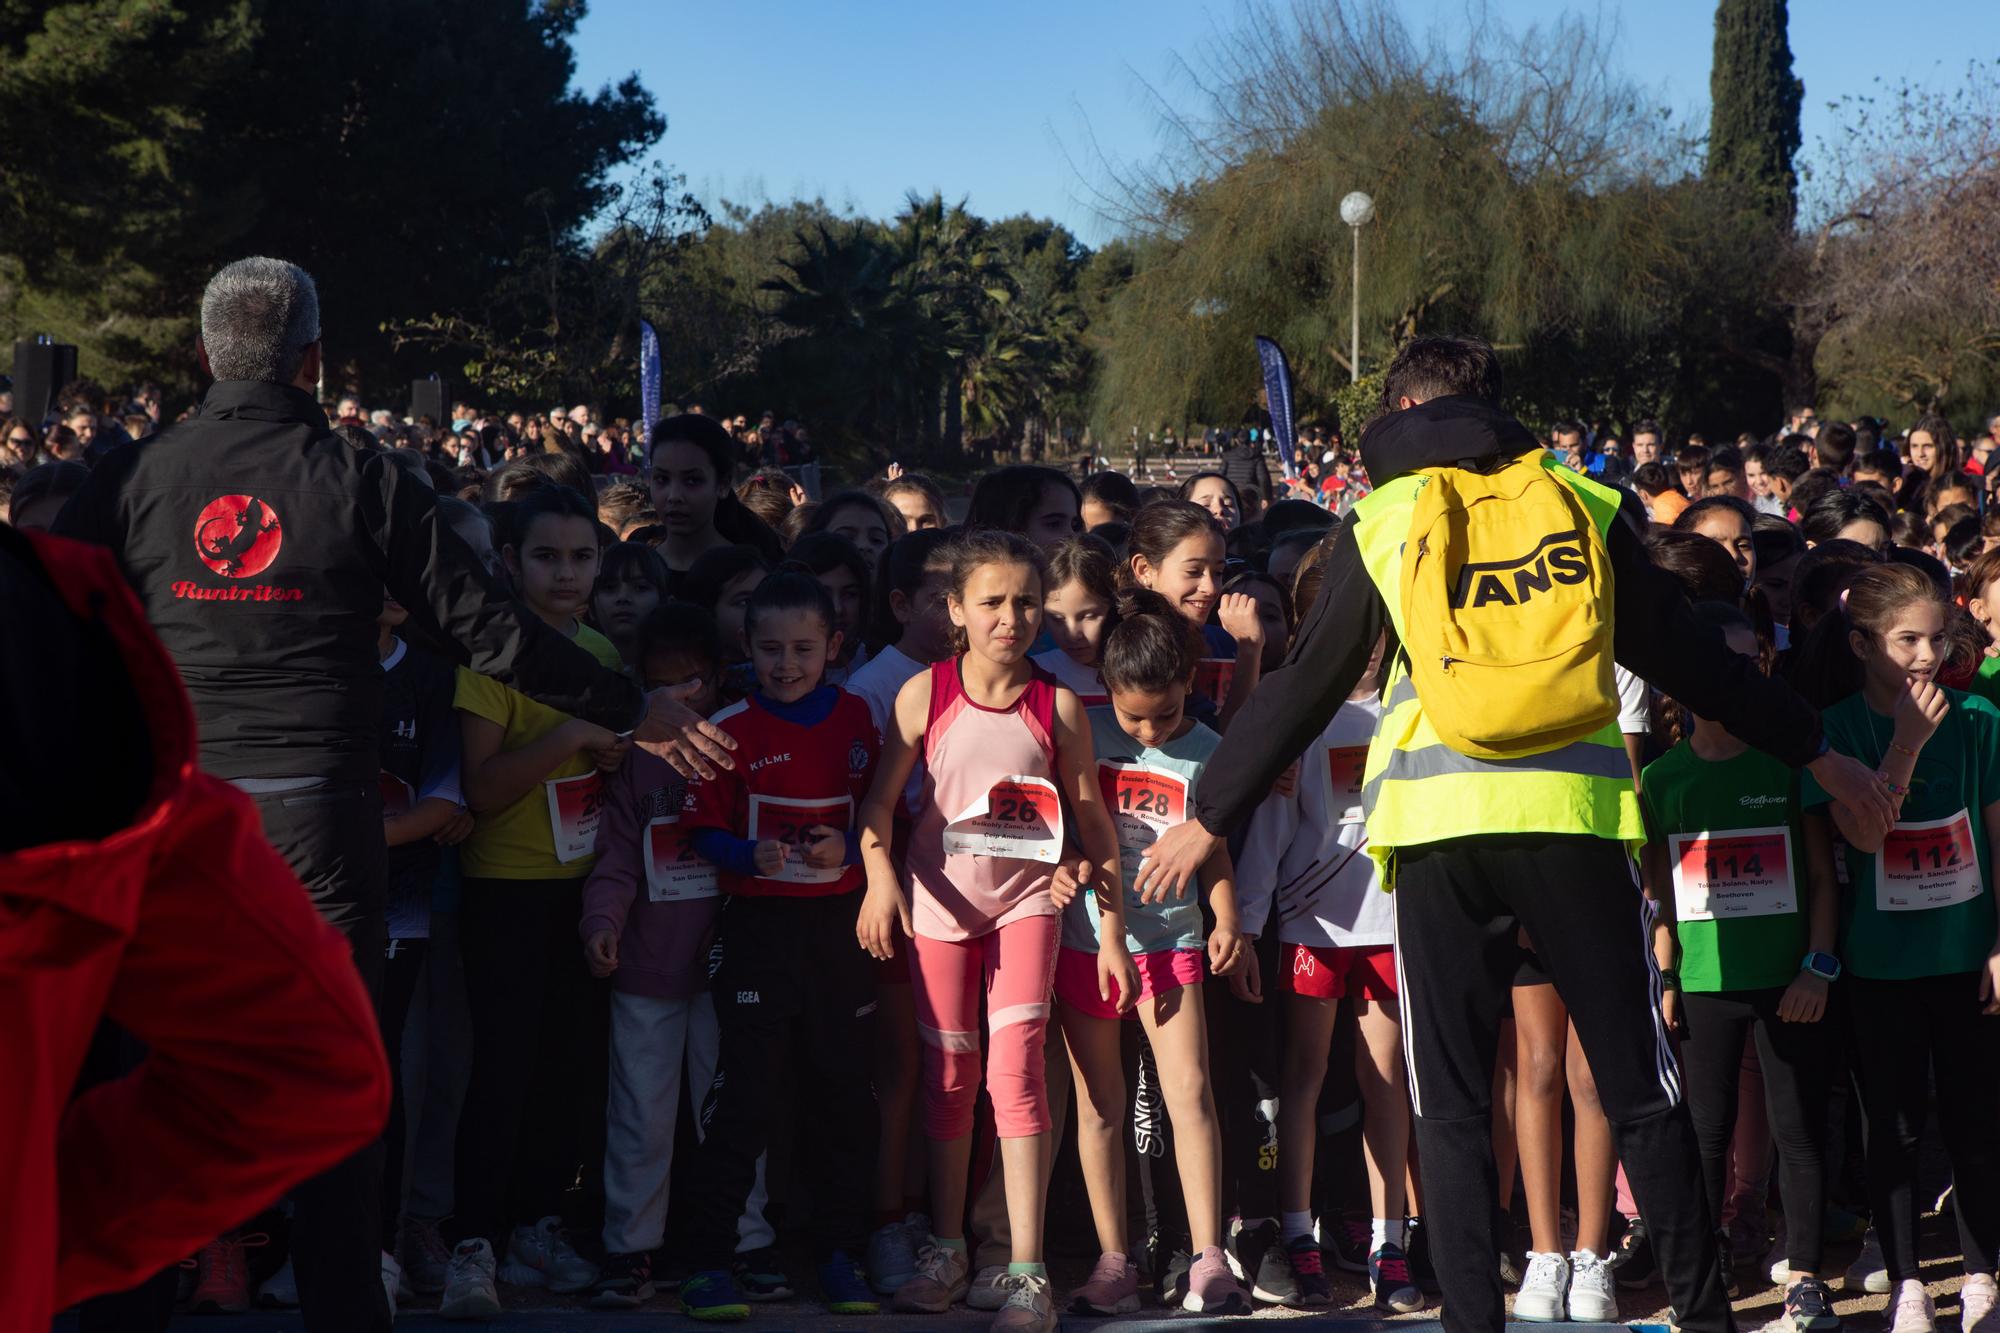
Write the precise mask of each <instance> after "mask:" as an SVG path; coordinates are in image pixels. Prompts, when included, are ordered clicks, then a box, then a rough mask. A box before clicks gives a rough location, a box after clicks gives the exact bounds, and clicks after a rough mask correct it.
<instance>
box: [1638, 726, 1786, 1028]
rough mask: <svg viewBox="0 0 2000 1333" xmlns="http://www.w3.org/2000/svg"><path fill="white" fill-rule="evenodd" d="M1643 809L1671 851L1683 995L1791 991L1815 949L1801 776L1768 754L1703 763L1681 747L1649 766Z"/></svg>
mask: <svg viewBox="0 0 2000 1333" xmlns="http://www.w3.org/2000/svg"><path fill="white" fill-rule="evenodd" d="M1639 790H1640V798H1639V799H1640V803H1641V804H1642V805H1643V806H1644V807H1645V811H1646V827H1647V830H1648V832H1649V834H1650V836H1651V837H1653V838H1655V839H1658V840H1659V841H1660V842H1661V843H1662V844H1663V845H1664V846H1665V848H1666V853H1667V865H1668V868H1669V872H1670V874H1669V882H1668V883H1666V884H1661V885H1657V886H1655V889H1656V891H1657V892H1659V893H1660V894H1662V895H1667V894H1671V895H1672V897H1673V903H1674V922H1675V924H1674V933H1675V935H1676V937H1678V939H1679V940H1680V946H1681V966H1680V973H1681V988H1682V989H1683V990H1689V991H1700V992H1709V991H1736V990H1762V989H1765V988H1768V987H1773V986H1785V985H1789V984H1790V983H1791V980H1792V978H1793V977H1795V976H1797V975H1798V973H1799V963H1800V960H1802V959H1803V958H1804V957H1805V955H1806V948H1807V944H1808V939H1809V937H1808V933H1807V921H1806V911H1805V900H1806V896H1807V895H1806V876H1805V850H1804V849H1805V844H1804V841H1803V839H1802V836H1801V825H1800V822H1799V810H1800V806H1799V799H1798V797H1799V780H1798V774H1797V773H1795V772H1794V771H1793V770H1792V769H1790V768H1788V767H1786V766H1785V765H1784V764H1782V763H1780V762H1778V761H1777V760H1776V759H1773V758H1772V757H1771V756H1770V755H1767V754H1765V753H1764V752H1763V751H1761V750H1746V751H1744V752H1743V753H1742V754H1739V755H1737V756H1736V757H1735V758H1734V759H1722V760H1709V759H1703V758H1702V757H1701V756H1700V755H1697V754H1696V753H1695V752H1694V747H1693V746H1692V745H1690V744H1689V743H1688V742H1686V741H1682V742H1681V743H1680V744H1679V745H1676V746H1675V747H1674V748H1673V749H1671V750H1669V751H1667V753H1665V754H1664V755H1661V756H1660V757H1659V758H1658V759H1655V760H1654V761H1653V762H1652V763H1650V764H1648V765H1646V769H1645V772H1644V774H1643V775H1642V780H1641V782H1640V787H1639Z"/></svg>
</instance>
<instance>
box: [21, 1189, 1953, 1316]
mask: <svg viewBox="0 0 2000 1333" xmlns="http://www.w3.org/2000/svg"><path fill="white" fill-rule="evenodd" d="M1954 1238H1955V1232H1954V1231H1953V1229H1952V1227H1951V1224H1950V1219H1949V1218H1948V1217H1944V1218H1940V1217H1938V1216H1936V1215H1932V1216H1930V1217H1927V1218H1926V1219H1925V1224H1924V1237H1923V1242H1922V1252H1923V1253H1925V1254H1927V1255H1938V1256H1942V1255H1945V1254H1946V1252H1953V1254H1952V1257H1937V1258H1932V1259H1930V1260H1929V1261H1928V1262H1926V1263H1925V1265H1924V1277H1925V1279H1926V1281H1927V1282H1928V1284H1929V1286H1930V1290H1931V1294H1932V1296H1933V1297H1934V1298H1935V1299H1936V1300H1937V1302H1938V1307H1939V1308H1938V1329H1939V1333H1959V1330H1958V1299H1957V1287H1958V1272H1959V1265H1958V1260H1957V1258H1956V1257H1955V1251H1956V1248H1957V1246H1956V1243H1955V1239H1954ZM1857 1248H1858V1246H1857V1245H1855V1244H1852V1243H1849V1244H1846V1245H1841V1246H1837V1247H1834V1248H1832V1249H1831V1250H1830V1252H1829V1255H1828V1268H1829V1269H1830V1270H1832V1271H1833V1272H1835V1273H1839V1272H1841V1271H1844V1270H1845V1268H1846V1266H1847V1264H1848V1262H1849V1261H1850V1260H1852V1259H1853V1257H1854V1252H1855V1250H1856V1249H1857ZM1084 1267H1085V1265H1083V1264H1078V1263H1070V1264H1059V1265H1058V1266H1057V1272H1056V1278H1057V1282H1058V1285H1059V1287H1061V1286H1066V1285H1068V1284H1073V1283H1075V1282H1078V1281H1081V1280H1082V1277H1083V1269H1084ZM1072 1270H1074V1271H1072ZM806 1271H807V1270H806V1269H805V1268H804V1266H803V1265H802V1266H801V1267H800V1270H799V1273H798V1276H801V1277H802V1276H803V1275H804V1274H805V1272H806ZM1333 1280H1334V1302H1335V1303H1334V1305H1333V1307H1331V1308H1330V1309H1328V1310H1326V1311H1323V1312H1315V1313H1313V1314H1310V1315H1307V1314H1300V1313H1296V1312H1292V1311H1286V1310H1275V1309H1264V1310H1260V1311H1259V1312H1258V1313H1257V1315H1256V1316H1255V1321H1254V1322H1257V1323H1262V1324H1270V1323H1278V1322H1283V1323H1286V1324H1288V1325H1291V1326H1293V1327H1296V1328H1297V1329H1299V1330H1300V1333H1305V1331H1306V1330H1309V1329H1311V1330H1317V1329H1321V1328H1337V1329H1338V1330H1339V1333H1378V1331H1380V1333H1390V1330H1392V1327H1393V1333H1436V1330H1437V1329H1438V1328H1439V1325H1438V1323H1437V1313H1436V1311H1435V1310H1434V1309H1433V1310H1429V1311H1425V1312H1423V1313H1421V1314H1415V1315H1407V1316H1403V1317H1401V1318H1394V1319H1384V1318H1382V1317H1381V1316H1380V1315H1379V1314H1378V1313H1377V1312H1375V1311H1374V1310H1373V1309H1372V1307H1371V1306H1370V1305H1369V1302H1368V1293H1367V1287H1366V1284H1365V1283H1364V1282H1363V1281H1362V1280H1361V1279H1360V1278H1358V1277H1356V1276H1354V1275H1352V1274H1347V1273H1334V1274H1333ZM502 1295H503V1298H504V1299H506V1301H507V1304H508V1306H509V1309H508V1312H507V1313H506V1314H505V1315H503V1316H501V1317H500V1318H498V1319H495V1320H491V1321H488V1322H485V1323H447V1322H445V1321H444V1320H441V1319H439V1318H438V1316H437V1315H436V1314H435V1313H434V1311H435V1309H436V1301H435V1300H434V1299H431V1300H419V1301H417V1302H414V1303H412V1304H411V1305H410V1306H408V1307H407V1308H406V1309H405V1310H404V1312H403V1314H402V1316H401V1317H400V1318H399V1319H398V1320H397V1328H398V1329H400V1330H445V1329H454V1330H469V1329H481V1328H488V1329H496V1330H503V1331H505V1333H512V1331H513V1330H521V1331H522V1333H527V1331H528V1330H535V1331H536V1333H541V1331H543V1330H549V1331H553V1330H564V1331H566V1333H569V1331H573V1333H635V1331H636V1330H640V1329H645V1330H659V1329H663V1328H674V1329H693V1328H697V1327H702V1328H713V1327H715V1326H713V1325H697V1324H696V1323H695V1321H693V1320H690V1319H686V1318H685V1317H683V1316H682V1315H680V1313H679V1306H678V1305H677V1304H676V1302H675V1301H674V1298H673V1297H672V1296H669V1295H664V1294H663V1295H661V1296H659V1297H657V1298H655V1299H654V1300H653V1301H652V1302H651V1303H649V1304H648V1306H647V1307H646V1308H645V1309H644V1310H641V1311H637V1312H633V1313H629V1314H607V1313H602V1312H599V1311H595V1310H590V1309H587V1308H584V1306H583V1303H582V1300H581V1298H568V1297H559V1296H550V1295H548V1294H546V1293H537V1292H522V1291H517V1290H515V1289H512V1288H502ZM1887 1301H1888V1298H1887V1297H1885V1296H1869V1295H1846V1294H1842V1295H1840V1298H1839V1301H1838V1305H1837V1309H1838V1311H1839V1314H1840V1316H1841V1318H1842V1320H1843V1321H1844V1322H1845V1324H1846V1330H1847V1333H1881V1331H1882V1330H1883V1329H1885V1328H1886V1327H1887V1322H1888V1321H1887V1317H1886V1311H1885V1309H1884V1307H1885V1306H1886V1304H1887ZM1619 1302H1620V1305H1621V1307H1622V1314H1623V1316H1624V1319H1625V1321H1626V1322H1627V1323H1628V1324H1632V1325H1639V1326H1654V1327H1656V1328H1664V1325H1665V1323H1666V1317H1667V1311H1666V1307H1665V1302H1666V1296H1665V1293H1664V1292H1663V1291H1662V1290H1661V1289H1660V1288H1659V1287H1658V1286H1657V1285H1655V1286H1651V1287H1647V1288H1644V1289H1642V1290H1638V1291H1632V1290H1621V1291H1620V1292H1619ZM1780 1313H1781V1309H1780V1293H1779V1292H1778V1290H1777V1288H1775V1287H1773V1286H1770V1285H1768V1284H1765V1285H1761V1286H1755V1285H1753V1286H1750V1287H1748V1288H1746V1290H1745V1293H1744V1296H1743V1298H1742V1299H1741V1300H1739V1301H1737V1302H1736V1319H1737V1324H1738V1326H1739V1327H1740V1328H1741V1329H1742V1330H1744V1331H1745V1333H1749V1330H1754V1329H1760V1328H1762V1327H1763V1326H1764V1325H1765V1324H1767V1323H1769V1322H1770V1321H1772V1320H1773V1319H1775V1318H1777V1317H1778V1315H1779V1314H1780ZM990 1319H991V1316H990V1315H985V1314H981V1313H978V1312H976V1311H966V1310H964V1309H962V1308H961V1309H959V1310H957V1311H954V1312H953V1313H952V1314H950V1315H946V1316H935V1315H886V1314H885V1315H881V1316H877V1317H875V1318H871V1319H857V1318H852V1317H839V1316H834V1315H829V1314H825V1313H823V1312H822V1311H821V1310H820V1309H819V1308H818V1307H817V1306H815V1305H813V1304H812V1303H811V1302H810V1301H806V1300H799V1301H784V1302H778V1303H775V1304H772V1305H765V1306H760V1307H758V1309H757V1314H756V1317H755V1318H754V1319H752V1320H751V1321H749V1322H748V1323H746V1324H741V1325H736V1326H735V1327H737V1328H739V1329H741V1330H744V1333H849V1330H860V1329H864V1328H876V1329H891V1330H894V1331H895V1333H934V1331H935V1333H973V1330H979V1329H983V1328H985V1326H986V1324H987V1323H988V1322H989V1321H990ZM1244 1322H1245V1321H1243V1320H1241V1319H1234V1320H1215V1319H1204V1318H1200V1317H1197V1316H1194V1315H1184V1314H1167V1313H1166V1312H1164V1311H1153V1310H1149V1311H1147V1312H1146V1313H1145V1314H1144V1315H1142V1316H1139V1317H1134V1318H1127V1319H1082V1318H1065V1319H1064V1320H1063V1326H1064V1329H1065V1333H1085V1331H1086V1330H1088V1333H1167V1331H1168V1330H1171V1333H1206V1331H1207V1330H1209V1329H1211V1328H1218V1329H1219V1328H1223V1327H1231V1326H1233V1327H1241V1326H1242V1325H1243V1323H1244ZM172 1327H173V1328H174V1330H176V1333H197V1331H198V1330H209V1331H210V1333H219V1330H224V1329H226V1330H229V1333H301V1330H302V1325H301V1324H300V1322H299V1319H298V1316H297V1315H295V1314H281V1313H265V1312H259V1313H255V1314H250V1315H244V1316H241V1317H239V1318H235V1319H229V1320H217V1319H208V1318H194V1317H191V1316H182V1317H180V1318H177V1319H175V1320H174V1322H173V1325H172ZM1535 1327H1536V1326H1535V1325H1530V1324H1519V1325H1513V1326H1511V1333H1525V1331H1526V1330H1530V1329H1533V1328H1535ZM1577 1327H1578V1328H1579V1331H1581V1329H1583V1328H1584V1327H1585V1326H1581V1325H1579V1326H1577ZM56 1330H57V1333H74V1330H75V1321H74V1320H73V1319H66V1320H58V1321H57V1323H56ZM9 1333H11V1331H9Z"/></svg>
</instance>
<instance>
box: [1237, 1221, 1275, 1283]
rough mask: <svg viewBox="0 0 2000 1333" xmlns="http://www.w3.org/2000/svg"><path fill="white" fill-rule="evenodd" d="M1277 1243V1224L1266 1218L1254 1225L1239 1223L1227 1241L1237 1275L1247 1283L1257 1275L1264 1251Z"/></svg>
mask: <svg viewBox="0 0 2000 1333" xmlns="http://www.w3.org/2000/svg"><path fill="white" fill-rule="evenodd" d="M1277 1243H1278V1224H1277V1223H1276V1222H1273V1221H1271V1220H1270V1219H1269V1218H1266V1219H1265V1220H1263V1221H1262V1222H1258V1223H1256V1224H1255V1225H1254V1226H1253V1225H1249V1224H1240V1225H1239V1226H1238V1227H1237V1230H1236V1234H1235V1235H1234V1236H1233V1237H1231V1238H1230V1241H1229V1257H1230V1259H1231V1260H1232V1261H1233V1264H1232V1266H1233V1267H1234V1268H1235V1269H1236V1272H1237V1275H1238V1276H1239V1277H1241V1278H1242V1279H1243V1281H1244V1282H1245V1283H1246V1284H1247V1283H1248V1282H1249V1281H1250V1279H1251V1278H1253V1277H1255V1276H1256V1275H1257V1266H1258V1265H1259V1264H1261V1263H1263V1262H1264V1253H1265V1251H1267V1250H1269V1249H1271V1248H1272V1247H1273V1246H1275V1245H1276V1244H1277Z"/></svg>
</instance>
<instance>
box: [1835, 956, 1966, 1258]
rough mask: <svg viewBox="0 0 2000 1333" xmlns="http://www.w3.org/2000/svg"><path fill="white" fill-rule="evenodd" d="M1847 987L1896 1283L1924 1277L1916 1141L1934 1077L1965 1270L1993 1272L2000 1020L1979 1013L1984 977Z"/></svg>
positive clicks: (1853, 981)
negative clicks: (1920, 1262) (1921, 1274)
mask: <svg viewBox="0 0 2000 1333" xmlns="http://www.w3.org/2000/svg"><path fill="white" fill-rule="evenodd" d="M1841 984H1842V985H1843V986H1845V987H1846V988H1847V992H1848V994H1847V1012H1848V1017H1849V1021H1850V1022H1851V1023H1852V1024H1853V1026H1854V1045H1855V1062H1856V1072H1857V1073H1858V1074H1859V1075H1860V1079H1861V1111H1862V1115H1863V1116H1864V1117H1865V1118H1866V1126H1867V1144H1868V1203H1869V1207H1870V1209H1871V1211H1872V1212H1873V1214H1874V1221H1875V1234H1876V1235H1877V1236H1879V1237H1880V1238H1881V1241H1882V1257H1883V1259H1884V1260H1886V1261H1887V1264H1888V1269H1889V1280H1890V1281H1891V1282H1901V1281H1902V1280H1903V1279H1905V1278H1915V1277H1917V1276H1919V1275H1918V1272H1917V1218H1918V1215H1919V1212H1920V1206H1919V1204H1918V1201H1917V1135H1918V1133H1919V1132H1920V1131H1921V1130H1922V1129H1923V1125H1924V1114H1925V1112H1926V1111H1927V1110H1928V1109H1929V1103H1930V1095H1929V1092H1930V1089H1929V1085H1930V1082H1931V1079H1933V1078H1934V1079H1935V1080H1936V1083H1937V1118H1938V1131H1939V1133H1940V1134H1941V1135H1942V1136H1943V1138H1944V1151H1945V1156H1946V1158H1947V1159H1948V1160H1949V1161H1950V1162H1951V1171H1952V1212H1953V1214H1954V1215H1955V1216H1956V1217H1957V1219H1958V1242H1959V1245H1960V1247H1961V1252H1962V1253H1963V1254H1964V1255H1965V1271H1966V1272H1968V1273H1991V1272H1992V1271H1993V1269H1994V1250H1995V1248H1996V1246H2000V1137H1996V1136H1995V1134H1994V1132H1993V1114H1994V1109H1995V1108H1996V1107H2000V1018H1988V1017H1986V1016H1985V1015H1983V1014H1981V1013H1980V1004H1979V974H1978V973H1977V972H1958V973H1953V974H1952V975H1950V976H1943V977H1918V978H1915V979H1913V980H1910V981H1873V980H1870V979H1868V978H1865V977H1850V978H1848V979H1847V980H1846V981H1844V982H1842V983H1841ZM1927 1076H1928V1077H1927Z"/></svg>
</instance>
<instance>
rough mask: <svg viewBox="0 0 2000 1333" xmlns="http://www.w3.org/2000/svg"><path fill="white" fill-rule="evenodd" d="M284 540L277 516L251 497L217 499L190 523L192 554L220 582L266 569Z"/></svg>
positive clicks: (219, 497)
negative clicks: (215, 574) (192, 529)
mask: <svg viewBox="0 0 2000 1333" xmlns="http://www.w3.org/2000/svg"><path fill="white" fill-rule="evenodd" d="M284 537H285V534H284V530H283V529H282V528H280V527H279V526H278V515H277V513H276V512H275V511H274V510H273V509H272V508H271V506H269V505H267V504H265V503H264V502H263V501H262V500H259V499H258V498H257V497H256V496H254V495H223V496H218V497H217V498H215V499H213V500H210V501H209V502H208V504H207V505H206V506H204V507H203V509H202V511H201V515H200V516H199V517H198V518H196V519H195V521H194V553H195V554H196V555H198V556H200V557H201V563H203V564H204V565H207V566H208V567H209V568H210V569H211V570H213V571H214V572H215V573H217V574H220V575H222V576H223V577H224V578H230V579H247V578H249V577H251V576H252V575H254V574H261V573H263V572H264V571H265V570H267V569H269V568H270V567H271V562H272V561H273V560H276V559H277V558H278V547H279V545H280V544H281V543H282V542H283V541H284Z"/></svg>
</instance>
